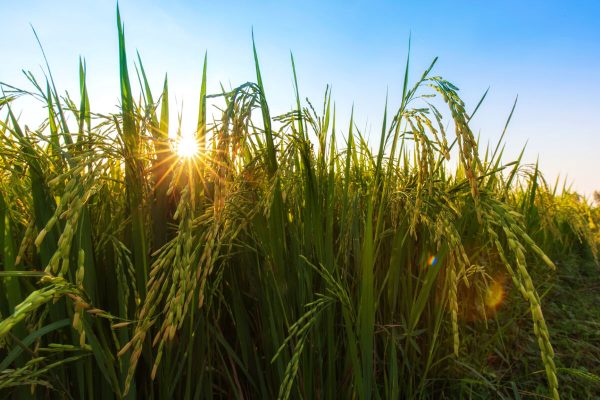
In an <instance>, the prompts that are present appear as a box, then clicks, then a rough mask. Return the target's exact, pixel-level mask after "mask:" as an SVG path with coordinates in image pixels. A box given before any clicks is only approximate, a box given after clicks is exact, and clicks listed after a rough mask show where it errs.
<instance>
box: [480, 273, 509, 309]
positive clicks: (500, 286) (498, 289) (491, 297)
mask: <svg viewBox="0 0 600 400" xmlns="http://www.w3.org/2000/svg"><path fill="white" fill-rule="evenodd" d="M504 297H505V293H504V279H503V278H502V277H500V278H497V279H495V280H494V283H492V284H491V285H490V286H489V287H488V289H487V291H486V294H485V305H486V306H487V307H488V308H489V309H491V310H496V309H497V308H498V307H499V306H500V304H502V302H503V301H504Z"/></svg>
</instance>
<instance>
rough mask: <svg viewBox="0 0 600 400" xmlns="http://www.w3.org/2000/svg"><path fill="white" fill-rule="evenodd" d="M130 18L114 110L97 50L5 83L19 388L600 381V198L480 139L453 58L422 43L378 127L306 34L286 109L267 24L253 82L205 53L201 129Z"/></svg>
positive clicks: (34, 394) (184, 390)
mask: <svg viewBox="0 0 600 400" xmlns="http://www.w3.org/2000/svg"><path fill="white" fill-rule="evenodd" d="M118 29H119V60H120V63H119V65H118V66H115V68H119V71H120V94H119V96H120V104H119V107H118V109H117V110H116V111H115V112H114V113H102V112H97V111H95V110H94V108H93V104H94V103H93V101H94V99H93V98H89V97H88V92H87V86H86V85H87V76H86V66H85V63H84V62H83V61H82V62H81V63H80V73H79V77H74V79H78V80H79V88H80V90H79V93H76V94H74V96H73V97H71V95H69V94H63V93H61V92H60V91H59V90H58V89H57V87H58V85H59V84H60V83H59V82H54V80H53V78H52V74H51V73H50V69H49V67H48V66H47V67H48V69H47V70H46V75H45V76H36V75H34V74H32V73H30V72H26V75H27V77H28V79H29V82H30V85H29V87H27V88H16V87H13V86H11V85H10V84H9V83H8V82H7V83H2V85H1V88H2V96H1V97H0V116H1V117H2V118H1V120H0V244H1V253H0V260H1V265H0V287H2V289H1V291H0V316H1V317H0V395H1V396H4V397H6V398H15V399H25V398H60V399H138V398H140V399H141V398H144V399H145V398H149V399H153V398H155V399H162V398H177V399H209V398H223V399H230V398H231V399H271V398H278V399H291V398H293V399H300V398H302V399H340V398H341V399H346V398H347V399H361V400H369V399H384V398H385V399H421V398H423V399H455V398H465V399H478V398H551V399H559V398H560V397H561V396H562V397H563V398H588V397H589V398H591V397H593V396H600V377H599V376H598V375H600V370H599V368H598V365H600V364H598V363H600V349H599V348H598V343H600V341H599V340H600V338H599V337H598V333H597V332H598V331H599V330H598V327H599V325H598V324H599V323H600V319H599V318H600V316H599V315H598V313H597V312H595V311H594V309H593V307H591V305H592V304H593V302H594V300H593V299H594V297H593V295H594V290H593V286H592V285H591V284H590V282H595V285H597V286H596V289H595V290H596V291H597V287H600V286H598V285H600V283H599V281H598V250H599V243H600V208H599V205H598V203H596V205H594V204H593V202H592V201H591V200H587V199H585V198H583V197H582V196H579V195H578V194H577V193H573V192H571V191H570V190H569V189H568V188H567V187H562V186H561V185H559V184H558V183H549V182H547V181H546V180H545V179H544V176H543V173H542V171H540V170H539V169H538V167H537V165H530V164H526V163H523V162H522V160H521V157H519V158H518V159H516V160H504V158H503V152H504V148H503V138H504V135H505V133H506V131H507V129H505V132H504V133H503V135H502V139H501V140H500V142H499V143H497V144H494V145H491V146H484V145H482V144H481V143H480V142H479V140H478V138H477V137H476V136H475V135H474V133H473V132H472V130H471V127H470V120H471V118H473V117H474V115H475V114H476V112H477V109H478V108H479V106H480V105H481V102H479V103H478V104H475V105H466V104H464V103H463V101H462V100H461V98H460V96H459V94H458V89H457V88H456V87H455V86H454V85H453V84H452V83H451V82H450V81H448V80H446V79H444V78H442V77H440V76H438V75H436V74H437V72H435V73H434V72H433V71H434V67H435V60H434V61H433V62H432V64H431V66H430V67H429V68H428V69H427V70H425V71H422V73H421V71H418V72H417V73H414V71H412V72H413V73H411V76H413V75H415V76H417V77H418V79H409V69H410V68H411V66H410V63H409V61H408V60H407V63H406V71H405V74H404V84H403V90H402V98H401V102H400V104H387V105H386V108H385V109H383V110H382V112H381V123H380V125H379V130H378V134H379V136H378V137H377V138H375V140H374V141H373V140H371V141H368V140H367V139H366V138H365V134H364V132H361V130H359V129H358V128H357V126H356V124H355V123H354V120H353V117H350V120H349V121H340V120H339V118H336V107H335V101H334V98H333V97H332V93H331V91H330V90H329V89H326V90H325V92H324V95H323V98H321V99H317V100H315V101H314V102H312V103H311V102H309V101H308V100H307V101H302V100H301V99H302V94H301V93H300V90H299V85H298V82H297V80H296V70H295V66H294V59H293V57H292V58H291V60H290V66H291V68H290V69H291V72H290V73H291V76H292V77H293V80H294V84H295V85H294V88H295V91H294V93H293V95H294V98H295V100H296V101H295V102H296V106H295V107H294V108H293V109H291V110H289V112H288V113H285V114H283V115H272V114H271V112H270V110H269V103H268V98H269V97H268V96H269V93H265V89H264V85H263V77H262V76H261V70H260V66H261V64H260V62H259V54H260V53H259V52H258V51H257V49H256V47H254V63H255V78H256V79H255V81H254V82H250V83H244V84H242V85H241V86H238V87H235V88H233V89H231V90H223V91H222V92H220V93H207V90H206V87H207V80H208V79H210V75H209V74H207V65H208V62H207V58H205V61H204V66H203V74H202V84H201V87H199V88H198V95H199V99H200V106H199V110H198V114H197V115H198V117H197V129H196V132H195V136H193V138H192V139H190V137H189V136H185V135H183V134H179V135H178V137H177V138H175V139H174V138H172V137H169V134H168V132H169V131H170V130H171V131H172V130H173V126H176V127H177V126H178V121H172V120H171V121H170V120H169V114H170V113H169V110H170V107H173V106H172V105H170V104H169V100H170V97H169V85H168V81H167V79H165V81H164V83H162V84H161V85H160V86H158V85H156V82H149V81H148V79H147V77H146V72H145V69H144V67H145V66H144V65H143V63H142V60H141V59H140V58H139V56H138V58H136V59H135V60H134V59H131V54H130V53H128V52H127V51H126V45H125V35H124V33H123V24H122V22H121V20H120V17H118ZM134 65H135V68H133V66H134ZM264 79H268V77H264ZM115 90H117V89H116V87H115ZM484 97H485V96H484ZM23 99H33V100H35V101H36V103H35V104H37V106H38V107H39V108H40V109H42V110H44V112H45V113H46V114H47V117H46V119H45V120H44V121H43V123H42V124H41V125H39V126H35V127H34V126H31V125H30V123H29V122H28V121H21V120H20V119H19V117H18V110H19V104H20V102H21V101H22V100H23ZM209 100H210V101H211V102H212V101H214V102H217V103H218V104H219V108H218V109H217V110H218V115H219V117H218V118H215V119H214V120H211V121H209V120H208V118H207V114H208V113H207V103H208V102H209ZM483 100H484V99H483V98H482V101H483ZM513 110H514V108H513ZM507 119H508V121H507V126H508V125H509V124H508V123H509V121H510V115H509V116H507ZM178 131H179V132H180V129H178ZM567 272H568V273H567ZM586 274H587V275H586ZM583 276H588V278H586V279H583V278H582V279H581V280H577V278H578V277H583ZM569 285H571V286H569ZM578 285H579V286H578ZM581 285H588V286H585V290H586V292H585V293H587V294H585V296H589V297H590V298H591V299H592V300H590V301H589V303H585V299H586V298H587V297H582V296H584V295H583V294H582V296H575V297H574V299H573V300H572V301H573V302H575V301H579V302H582V303H581V304H580V305H579V306H578V307H577V308H576V309H575V311H573V312H575V313H578V314H576V315H575V314H573V312H572V311H569V310H566V309H565V307H566V306H563V305H561V304H562V303H561V302H560V301H561V299H565V298H567V297H568V296H569V293H570V290H569V288H575V287H577V288H580V287H583V286H581ZM577 290H579V289H577ZM582 290H583V289H582ZM590 291H591V292H590ZM559 293H562V294H561V295H560V296H562V297H560V298H559V297H557V296H559V295H558V294H559ZM581 293H584V292H581ZM590 293H591V294H590ZM596 297H597V296H596ZM568 304H574V303H568ZM578 304H579V303H578ZM590 307H591V308H590ZM548 310H549V311H548ZM547 311H548V312H550V315H551V316H552V317H551V318H549V317H548V312H547ZM569 313H570V314H569ZM581 313H588V314H585V315H583V314H581ZM594 313H595V314H594ZM571 314H572V315H571ZM581 315H583V316H581ZM567 318H569V319H567ZM568 321H579V322H578V323H579V324H580V325H572V324H571V323H569V322H568ZM557 327H558V328H557ZM569 329H573V331H570V330H569ZM565 332H567V333H565ZM554 333H556V336H555V335H554ZM575 337H576V338H577V340H575V339H573V341H569V340H571V339H569V338H575ZM594 341H595V342H594ZM594 343H595V344H594ZM557 348H560V351H557V350H556V349H557ZM576 351H577V352H579V353H578V354H581V357H573V355H574V354H575V352H576Z"/></svg>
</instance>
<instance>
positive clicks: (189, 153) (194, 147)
mask: <svg viewBox="0 0 600 400" xmlns="http://www.w3.org/2000/svg"><path fill="white" fill-rule="evenodd" d="M175 151H176V153H177V155H178V156H179V157H180V158H194V157H196V156H197V155H198V142H197V141H196V137H195V135H181V137H180V138H179V139H178V140H177V142H176V143H175Z"/></svg>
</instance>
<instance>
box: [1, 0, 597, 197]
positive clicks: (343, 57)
mask: <svg viewBox="0 0 600 400" xmlns="http://www.w3.org/2000/svg"><path fill="white" fill-rule="evenodd" d="M120 8H121V15H122V18H123V20H124V22H125V34H126V40H127V46H128V50H129V52H130V61H131V60H132V59H133V55H134V53H133V51H134V50H135V49H137V50H139V52H140V54H141V56H142V60H143V61H144V66H145V67H146V70H147V72H148V73H149V77H150V81H151V84H152V85H153V88H154V91H155V92H157V93H158V92H159V90H160V88H161V85H162V80H163V77H164V73H166V72H168V74H169V83H170V94H171V96H172V97H171V102H173V103H174V102H175V101H177V106H178V108H181V107H183V115H184V121H183V125H184V127H185V126H193V120H194V119H195V118H196V109H197V103H198V99H197V97H198V89H199V86H200V73H201V62H202V57H203V55H204V52H205V51H207V52H208V59H209V66H208V81H209V87H208V89H209V92H213V93H214V92H217V91H218V89H219V83H220V82H221V83H223V84H224V86H225V87H229V86H236V85H238V84H241V83H243V82H246V81H250V80H254V69H253V60H252V47H251V34H250V32H251V29H252V27H253V28H254V33H255V37H256V43H257V47H258V51H259V57H260V60H261V68H262V73H263V79H264V80H265V86H266V89H265V90H266V92H267V97H268V99H269V103H270V105H271V108H272V113H273V114H275V113H283V112H286V111H289V109H290V107H291V106H292V104H293V91H292V74H291V66H290V60H289V52H290V50H291V51H292V52H293V53H294V57H295V59H296V68H297V71H298V80H299V85H300V91H301V96H302V97H309V98H311V99H312V100H313V102H314V103H316V104H320V102H321V99H322V94H323V91H324V89H325V85H326V84H331V85H332V87H333V97H334V99H335V101H336V106H337V110H338V114H339V116H340V117H341V120H338V124H339V125H340V126H346V125H347V122H346V120H345V118H346V117H347V116H348V115H349V111H350V109H351V107H352V104H354V105H355V109H356V117H357V125H358V126H359V127H364V128H365V132H366V133H367V134H368V133H369V132H371V136H373V137H377V134H378V133H377V132H378V131H379V126H380V122H381V118H382V114H383V105H384V101H385V93H386V89H389V93H390V109H392V108H394V107H397V106H398V104H399V98H400V96H401V91H402V77H403V69H404V63H405V60H406V54H407V48H408V38H409V34H412V51H411V77H412V78H413V79H414V78H415V77H417V75H420V74H421V72H422V70H423V69H424V68H426V67H427V66H428V65H429V63H430V62H431V60H432V59H433V58H434V57H435V56H439V61H438V63H437V65H436V68H435V70H434V73H435V74H439V75H441V76H443V77H444V78H446V79H448V80H449V81H451V82H453V83H454V84H455V85H456V86H458V87H459V88H460V89H461V90H460V94H461V96H462V97H463V99H464V100H465V102H466V104H467V109H468V110H471V109H472V108H473V107H474V106H475V105H476V103H477V101H478V100H479V98H480V97H481V95H482V94H483V92H484V91H485V90H486V88H488V86H489V87H490V92H489V94H488V97H487V99H486V101H485V102H484V104H483V106H482V108H481V109H480V111H479V112H478V115H477V116H476V117H475V118H474V121H473V129H474V132H476V133H480V135H481V141H482V142H483V143H484V144H485V143H488V142H490V143H492V144H495V142H496V141H497V139H498V138H499V136H500V133H501V131H502V128H503V126H504V123H505V120H506V117H507V116H508V114H509V112H510V109H511V107H512V103H513V101H514V99H515V97H516V96H517V95H518V96H519V101H518V104H517V109H516V111H515V114H514V116H513V120H512V122H511V125H510V127H509V131H508V134H507V135H508V136H507V138H506V145H507V151H506V156H505V161H510V160H511V159H512V158H514V157H515V156H516V155H517V154H518V153H519V152H520V150H521V149H522V147H523V146H524V145H525V143H527V150H526V153H525V160H526V161H527V162H535V160H536V158H537V157H538V156H539V159H540V165H541V167H542V170H543V171H544V173H545V175H546V178H547V179H548V180H551V181H553V180H554V179H555V178H556V176H557V175H559V174H560V176H562V177H564V176H565V175H568V182H570V183H572V184H573V188H574V189H576V190H578V191H580V192H582V193H584V194H586V195H591V193H592V192H593V190H596V189H600V124H599V123H598V116H599V115H600V79H599V78H598V73H599V72H600V23H599V22H598V21H599V20H600V3H598V2H594V1H589V2H581V1H570V2H555V1H495V2H491V1H445V2H441V1H431V2H421V1H412V2H392V1H380V2H375V1H370V2H366V1H365V2H362V1H343V2H342V1H332V2H327V3H325V2H318V1H300V2H299V1H295V2H288V1H256V2H249V1H247V2H246V1H228V2H219V1H196V2H193V1H183V0H180V1H157V0H155V1H146V2H141V1H121V2H120ZM0 13H1V14H2V16H3V17H2V30H3V40H2V41H0V54H2V59H1V62H0V81H4V82H7V83H10V84H14V85H17V86H21V87H26V86H27V84H26V81H25V79H24V78H23V77H22V75H21V70H22V69H27V70H31V71H33V72H34V73H36V74H38V76H41V74H40V71H41V69H40V65H41V64H42V61H43V60H42V56H41V53H40V51H39V49H38V47H37V44H36V42H35V37H34V36H33V34H32V31H31V28H30V26H29V24H31V25H33V26H34V28H35V29H36V31H37V32H38V34H39V36H40V38H41V41H42V43H43V45H44V49H45V51H46V54H47V56H48V59H49V61H50V65H51V68H52V71H53V74H54V78H55V80H56V82H57V86H58V89H59V91H64V90H69V92H71V93H72V94H73V95H74V97H76V95H77V85H78V77H77V74H78V57H79V55H82V56H83V57H85V59H86V61H87V66H88V67H87V68H88V79H89V83H88V86H89V92H90V99H91V102H92V108H93V109H94V110H96V111H108V110H111V109H112V108H111V107H113V106H114V105H115V104H117V103H118V95H119V81H118V52H117V30H116V21H115V20H116V18H115V2H114V1H107V0H78V1H51V2H48V1H32V0H22V1H18V2H17V1H12V0H10V1H8V0H0ZM469 106H470V107H469ZM24 108H26V107H24ZM23 111H24V112H23V118H24V122H26V120H25V116H27V110H23ZM209 112H210V110H209ZM186 116H187V117H186ZM173 119H174V120H175V116H173Z"/></svg>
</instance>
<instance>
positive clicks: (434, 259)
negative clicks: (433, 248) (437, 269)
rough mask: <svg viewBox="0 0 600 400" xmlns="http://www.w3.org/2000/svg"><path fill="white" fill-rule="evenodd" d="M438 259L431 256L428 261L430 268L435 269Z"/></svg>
mask: <svg viewBox="0 0 600 400" xmlns="http://www.w3.org/2000/svg"><path fill="white" fill-rule="evenodd" d="M437 262H438V259H437V257H436V256H429V259H427V265H429V266H430V267H433V266H434V265H435V264H437Z"/></svg>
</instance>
